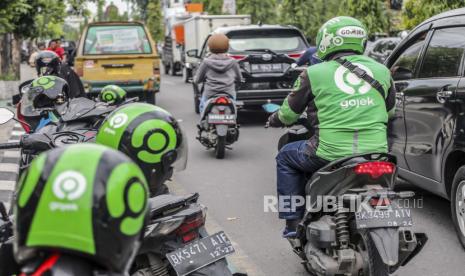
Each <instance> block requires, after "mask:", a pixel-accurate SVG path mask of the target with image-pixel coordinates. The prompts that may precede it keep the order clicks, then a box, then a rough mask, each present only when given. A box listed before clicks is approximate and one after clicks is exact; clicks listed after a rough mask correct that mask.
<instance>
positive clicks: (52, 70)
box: [36, 50, 61, 76]
mask: <svg viewBox="0 0 465 276" xmlns="http://www.w3.org/2000/svg"><path fill="white" fill-rule="evenodd" d="M60 64H61V60H60V57H59V56H58V55H57V54H56V53H55V52H53V51H48V50H45V51H40V52H39V54H38V55H37V57H36V69H37V75H39V76H42V75H50V74H56V73H57V72H58V71H59V68H60Z"/></svg>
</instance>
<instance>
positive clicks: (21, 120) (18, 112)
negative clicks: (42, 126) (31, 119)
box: [16, 103, 31, 133]
mask: <svg viewBox="0 0 465 276" xmlns="http://www.w3.org/2000/svg"><path fill="white" fill-rule="evenodd" d="M16 117H18V121H19V123H20V124H21V126H22V127H23V129H24V131H25V132H26V133H30V132H31V128H30V127H29V126H28V125H27V124H25V123H24V122H26V120H25V118H24V115H23V114H22V113H21V103H18V105H17V106H16Z"/></svg>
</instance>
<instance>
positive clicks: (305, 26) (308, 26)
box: [279, 0, 340, 41]
mask: <svg viewBox="0 0 465 276" xmlns="http://www.w3.org/2000/svg"><path fill="white" fill-rule="evenodd" d="M339 6H340V1H339V0H313V1H307V0H283V1H282V4H281V6H280V10H279V23H281V24H287V25H294V26H296V27H298V28H299V29H301V30H302V31H303V32H304V33H305V34H306V35H307V37H309V38H312V39H313V41H315V40H314V39H315V37H316V34H317V32H318V30H319V29H320V27H321V26H322V25H323V24H324V23H325V22H326V21H327V20H329V19H330V18H333V17H335V16H337V15H338V11H339Z"/></svg>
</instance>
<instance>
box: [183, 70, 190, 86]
mask: <svg viewBox="0 0 465 276" xmlns="http://www.w3.org/2000/svg"><path fill="white" fill-rule="evenodd" d="M189 77H190V70H189V69H187V68H186V67H185V66H183V67H182V80H183V81H184V83H189Z"/></svg>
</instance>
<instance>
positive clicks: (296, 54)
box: [287, 52, 304, 59]
mask: <svg viewBox="0 0 465 276" xmlns="http://www.w3.org/2000/svg"><path fill="white" fill-rule="evenodd" d="M303 54H304V52H298V53H292V54H288V55H287V56H288V57H290V58H293V59H298V58H300V57H301V56H302V55H303Z"/></svg>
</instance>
